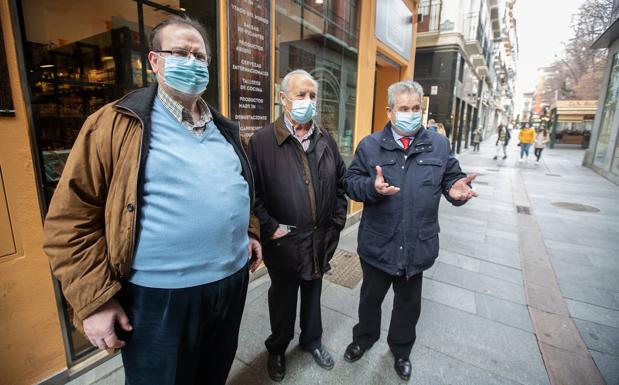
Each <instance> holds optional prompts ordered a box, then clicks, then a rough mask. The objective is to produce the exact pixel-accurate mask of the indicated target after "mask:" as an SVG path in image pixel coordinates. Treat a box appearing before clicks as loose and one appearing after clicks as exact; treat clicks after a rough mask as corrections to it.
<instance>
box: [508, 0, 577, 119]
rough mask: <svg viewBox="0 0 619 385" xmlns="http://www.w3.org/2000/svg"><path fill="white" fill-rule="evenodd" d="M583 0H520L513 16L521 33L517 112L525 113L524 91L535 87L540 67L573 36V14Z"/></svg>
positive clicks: (547, 62)
mask: <svg viewBox="0 0 619 385" xmlns="http://www.w3.org/2000/svg"><path fill="white" fill-rule="evenodd" d="M583 3H584V1H583V0H517V2H516V4H515V5H514V17H515V18H516V23H517V24H516V26H517V33H518V47H519V48H520V52H519V56H518V64H517V65H518V67H517V68H518V73H517V75H516V94H515V96H516V105H515V108H516V111H514V113H515V114H519V113H521V112H522V93H523V92H531V91H534V90H535V85H536V84H537V69H538V68H539V67H544V66H547V65H549V64H551V63H552V62H553V60H554V56H555V55H556V54H559V53H560V52H561V51H562V50H563V46H562V45H561V42H564V41H567V40H568V39H569V38H570V37H572V30H571V28H570V22H571V16H572V15H573V14H574V13H576V11H577V10H578V7H579V6H580V5H581V4H583Z"/></svg>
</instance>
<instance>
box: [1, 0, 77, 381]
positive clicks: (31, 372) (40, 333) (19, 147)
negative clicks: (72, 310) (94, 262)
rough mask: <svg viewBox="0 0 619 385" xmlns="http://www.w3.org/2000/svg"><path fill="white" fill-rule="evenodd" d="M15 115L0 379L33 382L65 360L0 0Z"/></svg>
mask: <svg viewBox="0 0 619 385" xmlns="http://www.w3.org/2000/svg"><path fill="white" fill-rule="evenodd" d="M0 18H1V20H2V30H3V32H4V43H5V49H6V54H7V62H8V68H9V76H10V79H11V90H12V95H13V103H14V105H15V110H16V116H15V117H0V167H1V168H2V175H3V180H4V186H5V189H6V198H7V203H8V209H9V215H10V218H11V227H12V230H13V234H14V238H15V246H16V250H17V252H16V253H15V254H14V255H9V256H4V257H0V384H15V385H18V384H32V383H35V382H38V381H40V380H42V379H44V378H46V377H49V376H50V375H52V374H54V373H56V372H58V371H60V370H62V369H63V368H64V367H65V366H66V362H65V354H64V346H63V342H62V335H61V329H60V322H59V319H58V314H57V310H56V299H55V296H54V288H53V285H52V279H51V275H50V270H49V265H48V262H47V257H46V256H45V254H44V253H43V251H42V249H41V241H42V223H41V209H40V207H39V200H38V196H37V189H36V181H35V174H34V168H33V161H32V153H31V147H30V140H29V129H28V120H27V117H26V106H25V103H24V98H23V94H22V90H21V85H20V82H19V73H18V65H17V59H16V51H15V41H14V37H13V33H12V31H13V26H12V25H11V22H12V20H11V19H10V17H9V5H8V1H7V0H0Z"/></svg>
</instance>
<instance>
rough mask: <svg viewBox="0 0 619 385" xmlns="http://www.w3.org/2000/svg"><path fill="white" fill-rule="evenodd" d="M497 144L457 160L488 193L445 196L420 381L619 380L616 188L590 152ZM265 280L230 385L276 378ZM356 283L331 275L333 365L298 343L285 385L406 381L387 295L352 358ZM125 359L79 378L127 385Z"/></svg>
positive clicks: (327, 336) (344, 245) (327, 317)
mask: <svg viewBox="0 0 619 385" xmlns="http://www.w3.org/2000/svg"><path fill="white" fill-rule="evenodd" d="M494 141H495V138H494V137H491V138H489V139H488V140H486V141H485V142H484V143H482V145H481V151H480V152H479V153H473V152H471V151H465V152H464V153H463V154H461V155H460V156H459V158H460V161H461V164H462V165H463V168H464V170H465V171H466V172H469V173H471V172H474V173H477V174H478V175H479V176H478V178H477V180H476V183H475V184H474V186H475V189H476V191H477V192H478V193H479V194H480V196H479V198H477V199H474V200H473V201H472V202H470V203H468V204H467V205H466V206H464V207H460V208H457V207H452V206H451V205H449V204H448V203H447V202H446V201H443V202H442V204H441V210H440V224H441V234H440V240H441V253H440V256H439V259H438V261H437V263H436V264H435V266H434V267H433V268H432V269H430V270H429V271H427V272H426V274H425V279H424V287H423V298H424V302H423V305H422V312H421V319H420V322H419V326H418V329H417V336H418V337H417V342H416V344H415V347H414V349H413V353H412V357H411V360H412V362H413V376H412V378H411V381H410V383H411V384H428V385H430V384H432V385H437V384H475V385H484V384H549V373H551V375H553V376H555V378H556V379H558V380H561V381H564V382H562V383H566V384H572V383H573V384H584V383H587V384H597V383H601V384H603V383H604V382H602V381H606V383H607V384H609V385H612V384H619V382H618V381H619V280H617V274H618V272H619V259H617V257H616V250H617V248H618V246H619V236H618V235H619V230H617V228H616V218H617V217H619V207H618V206H617V204H616V197H617V196H618V194H619V187H618V186H616V185H614V184H612V183H610V182H608V181H607V180H606V179H604V178H602V177H600V176H598V175H597V174H595V173H594V172H593V171H591V170H590V169H588V168H585V167H583V166H581V162H582V156H583V154H584V151H583V150H580V149H572V148H563V149H546V150H545V152H544V153H543V156H542V160H541V161H540V162H539V164H535V161H534V160H533V157H532V156H531V157H530V159H529V162H528V163H518V162H517V158H518V154H519V152H518V151H519V147H517V146H516V145H515V143H516V141H512V143H511V144H510V146H509V148H508V157H507V159H506V160H505V161H502V160H499V161H494V160H493V159H492V156H493V155H494ZM559 202H563V203H559ZM557 203H559V206H566V207H570V208H571V209H570V208H564V207H558V206H557ZM565 203H567V204H568V205H565ZM516 205H519V206H525V205H526V206H525V207H529V212H530V214H518V212H517V208H516ZM578 205H586V206H578ZM589 206H590V207H589ZM573 208H577V209H581V210H587V209H590V210H593V208H595V209H598V210H599V211H595V212H587V211H574V210H573ZM525 211H526V210H525ZM522 218H524V219H522ZM356 230H357V226H353V227H350V228H348V229H346V230H344V233H343V234H342V239H341V241H340V245H339V247H340V249H343V250H346V251H352V252H354V251H355V249H356V235H357V231H356ZM527 258H534V259H535V260H536V261H538V262H539V261H541V260H544V258H545V259H547V260H549V261H550V264H549V267H548V269H543V268H539V269H533V268H530V269H529V268H524V269H523V266H530V265H536V263H538V262H535V261H533V262H530V261H529V260H528V259H527ZM355 263H356V261H355ZM538 265H539V264H538ZM337 268H338V267H336V269H337ZM548 272H550V273H553V274H552V275H546V276H545V275H544V274H548ZM555 282H556V284H558V289H557V287H555ZM268 287H269V279H268V275H264V276H262V277H260V278H258V279H256V280H254V281H253V282H252V283H251V284H250V291H249V294H248V299H247V304H246V308H245V314H244V318H243V324H242V326H241V335H240V338H239V349H238V352H237V359H236V360H235V364H234V366H233V369H232V372H231V373H230V377H229V382H228V383H229V384H234V385H249V384H270V383H271V380H270V379H269V376H268V374H267V372H266V359H267V353H266V350H265V348H264V344H263V343H264V340H265V339H266V337H267V336H268V335H269V317H268V310H267V290H268ZM359 289H360V285H359V284H357V285H356V286H355V287H354V288H353V289H348V288H346V287H343V286H340V285H338V284H335V283H332V282H329V281H328V280H325V281H324V286H323V296H322V306H323V324H324V325H323V326H324V337H323V342H324V344H325V345H326V346H327V347H328V348H329V349H330V350H331V352H332V353H333V355H334V358H335V359H336V364H335V368H334V369H333V370H331V371H324V370H323V369H320V368H319V367H318V366H317V365H316V364H315V363H314V362H313V359H312V358H311V356H310V355H309V354H307V353H304V352H302V351H301V350H300V349H299V348H298V346H297V344H296V340H295V341H293V342H292V344H291V346H290V348H289V351H288V354H287V374H286V378H285V379H284V381H283V382H282V383H283V384H316V383H319V384H368V385H369V384H397V383H402V381H401V380H400V379H399V378H398V377H397V375H396V374H395V372H394V370H393V359H392V356H391V354H390V352H389V350H388V346H387V343H386V331H387V328H388V326H389V318H390V313H391V300H392V296H391V295H390V294H387V298H386V300H385V302H384V304H383V322H382V329H383V334H382V336H381V339H380V340H379V342H378V343H377V344H376V345H375V346H374V347H373V348H372V349H371V350H369V351H368V352H367V353H366V354H365V356H364V357H363V358H362V359H361V360H360V361H358V362H356V363H354V364H349V363H347V362H346V361H344V359H343V358H342V356H343V353H344V350H345V349H346V346H347V344H348V343H349V342H350V339H351V333H352V332H351V330H352V327H353V325H354V324H355V323H356V319H357V305H358V301H359ZM527 293H528V294H527ZM574 327H575V328H576V329H577V330H578V331H579V333H575V331H574V329H573V328H574ZM298 332H299V330H298V326H297V333H298ZM581 337H582V339H581ZM538 340H539V341H538ZM542 352H543V354H544V359H543V358H542ZM591 357H592V358H593V361H592V360H591ZM545 361H546V362H547V365H548V364H550V366H551V368H552V369H551V370H550V372H549V371H547V370H548V369H547V367H545V365H544V362H545ZM594 363H595V364H594ZM121 365H122V364H121V362H120V357H115V358H114V359H113V360H110V361H108V362H107V363H106V364H104V365H102V366H101V367H99V368H97V369H96V370H95V371H93V372H91V373H88V374H87V375H86V376H84V377H83V378H81V379H78V380H75V381H74V382H71V384H86V383H94V384H100V385H103V384H110V385H111V384H122V383H123V373H122V367H121ZM596 366H597V368H599V371H598V369H597V368H596ZM600 374H601V376H602V377H603V378H601V377H600Z"/></svg>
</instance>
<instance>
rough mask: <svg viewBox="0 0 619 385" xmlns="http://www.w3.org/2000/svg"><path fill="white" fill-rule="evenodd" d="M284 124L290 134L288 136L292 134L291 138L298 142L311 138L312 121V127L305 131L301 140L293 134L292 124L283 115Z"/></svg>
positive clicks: (312, 131) (312, 130)
mask: <svg viewBox="0 0 619 385" xmlns="http://www.w3.org/2000/svg"><path fill="white" fill-rule="evenodd" d="M284 122H285V123H286V128H287V129H288V131H289V132H290V134H292V136H293V137H295V138H298V139H299V140H301V141H303V140H307V139H308V138H309V137H310V136H312V134H313V133H314V121H313V120H312V125H311V126H310V129H309V130H307V133H305V135H303V137H302V138H300V137H298V136H297V135H296V134H295V132H294V127H292V122H291V121H290V120H289V119H288V117H287V116H286V114H284Z"/></svg>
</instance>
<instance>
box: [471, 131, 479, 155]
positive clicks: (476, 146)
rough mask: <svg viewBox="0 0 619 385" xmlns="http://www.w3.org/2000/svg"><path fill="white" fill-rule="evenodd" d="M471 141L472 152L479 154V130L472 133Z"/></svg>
mask: <svg viewBox="0 0 619 385" xmlns="http://www.w3.org/2000/svg"><path fill="white" fill-rule="evenodd" d="M471 141H472V142H473V151H475V152H479V143H481V131H480V130H479V128H476V129H475V131H473V138H472V140H471Z"/></svg>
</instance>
